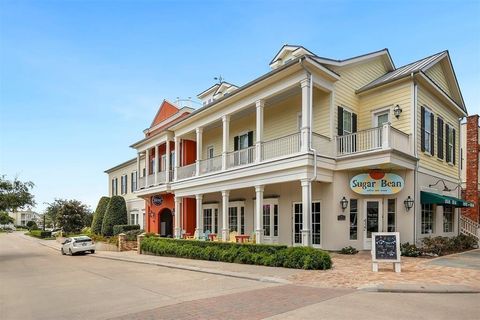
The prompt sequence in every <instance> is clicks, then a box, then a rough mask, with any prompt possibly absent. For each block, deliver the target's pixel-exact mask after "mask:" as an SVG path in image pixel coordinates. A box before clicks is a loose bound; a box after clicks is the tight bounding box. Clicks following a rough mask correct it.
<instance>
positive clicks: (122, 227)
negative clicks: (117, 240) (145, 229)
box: [113, 224, 140, 236]
mask: <svg viewBox="0 0 480 320" xmlns="http://www.w3.org/2000/svg"><path fill="white" fill-rule="evenodd" d="M130 230H140V225H138V224H121V225H116V226H113V235H114V236H118V235H119V234H120V233H125V232H127V231H130Z"/></svg>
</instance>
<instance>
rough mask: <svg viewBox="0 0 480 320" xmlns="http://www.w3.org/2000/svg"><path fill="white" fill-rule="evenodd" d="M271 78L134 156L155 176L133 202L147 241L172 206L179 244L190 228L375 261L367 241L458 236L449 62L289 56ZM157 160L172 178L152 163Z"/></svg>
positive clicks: (229, 92)
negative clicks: (354, 252)
mask: <svg viewBox="0 0 480 320" xmlns="http://www.w3.org/2000/svg"><path fill="white" fill-rule="evenodd" d="M270 67H271V71H270V72H268V73H267V74H264V75H263V76H261V77H259V78H257V79H254V80H253V81H251V82H249V83H247V84H245V85H243V86H241V87H237V86H235V85H233V84H230V83H227V82H221V83H218V84H216V85H214V86H212V87H210V88H209V89H207V90H205V91H203V92H202V93H201V94H199V95H198V97H199V99H200V100H202V102H203V106H202V107H201V108H199V109H197V110H195V111H193V112H191V113H190V114H188V116H186V117H184V118H182V119H181V121H178V122H176V123H174V124H173V125H171V126H169V127H168V128H165V130H163V131H162V133H161V134H156V135H151V136H148V137H146V138H145V139H143V140H141V141H140V142H138V143H136V144H134V145H133V147H134V148H135V149H136V150H137V153H138V157H137V167H138V168H140V165H144V164H143V161H145V162H148V166H147V167H148V168H151V169H148V170H147V171H146V172H145V173H144V176H141V177H140V178H139V181H142V183H139V185H138V190H137V191H135V195H136V196H138V197H141V198H143V199H145V200H147V201H146V204H147V208H146V211H147V214H148V216H150V217H151V218H152V219H153V220H149V219H147V222H146V226H145V228H146V230H149V229H150V228H149V223H150V224H151V223H154V222H153V221H162V217H161V215H162V211H160V212H154V211H151V210H150V205H151V206H154V205H155V204H153V202H154V201H153V199H155V202H157V203H162V200H161V199H162V196H166V195H167V194H168V195H174V208H172V209H173V210H169V211H171V212H169V214H171V215H173V223H172V224H171V225H172V226H171V227H172V228H173V230H172V234H174V236H176V237H181V236H182V235H183V234H184V233H185V230H186V229H188V228H190V227H188V228H187V227H186V226H191V227H192V228H194V233H195V236H196V237H204V236H205V234H206V233H207V234H210V233H213V234H217V235H218V237H221V238H222V239H224V240H227V239H230V237H231V234H232V232H235V234H237V235H251V237H252V238H254V239H255V241H256V242H257V243H281V244H287V245H305V246H315V247H320V248H324V249H329V250H337V249H340V248H342V247H345V246H349V245H351V246H354V247H356V248H358V249H370V248H371V245H372V244H371V239H372V233H373V232H381V231H398V232H399V233H400V240H401V242H402V243H403V242H407V241H408V242H416V241H417V240H418V239H420V238H422V237H425V236H430V235H445V236H449V235H455V234H457V233H458V232H459V227H458V219H459V210H458V208H459V207H462V206H468V205H470V204H469V203H468V202H465V201H462V200H461V199H460V198H461V197H460V189H461V188H459V187H458V186H459V183H460V171H459V163H460V162H461V159H460V157H459V155H460V153H459V147H458V146H459V145H460V134H459V132H460V130H459V128H460V119H461V118H463V117H465V116H466V114H467V112H466V108H465V104H464V102H463V99H462V95H461V92H460V88H459V85H458V83H457V80H456V77H455V73H454V70H453V67H452V63H451V61H450V57H449V54H448V52H447V51H444V52H440V53H437V54H435V55H432V56H429V57H427V58H424V59H421V60H419V61H416V62H413V63H411V64H408V65H405V66H403V67H399V68H396V67H395V65H394V63H393V61H392V58H391V56H390V54H389V52H388V50H387V49H384V50H380V51H377V52H373V53H369V54H365V55H362V56H358V57H354V58H350V59H346V60H332V59H327V58H323V57H320V56H317V55H316V54H314V53H312V52H311V51H309V50H307V49H306V48H304V47H301V46H290V45H285V46H283V47H282V48H281V50H280V51H279V52H278V53H277V54H276V55H275V57H274V58H273V59H272V61H271V62H270ZM161 148H163V149H165V148H167V150H169V151H168V152H167V153H166V155H164V157H165V156H166V157H167V159H162V160H161V161H162V163H167V164H171V167H170V165H167V166H165V165H161V164H160V159H158V157H157V159H155V158H152V156H151V155H152V154H158V150H160V149H161ZM170 148H171V149H170ZM192 148H193V152H191V151H192V150H191V149H192ZM142 159H146V160H142ZM155 161H157V162H156V163H155ZM172 167H173V168H172ZM170 171H171V172H170ZM154 175H155V179H154V178H153V176H154ZM159 199H160V200H159ZM187 211H193V218H192V217H191V216H190V215H189V214H188V212H187ZM170 219H171V218H170ZM164 220H165V219H164ZM192 220H194V221H192ZM149 221H150V222H149ZM165 221H166V220H165ZM155 223H157V222H155ZM162 228H163V229H164V228H165V225H163V226H162ZM158 230H160V227H158ZM164 231H165V230H164ZM167 231H168V230H167ZM167 231H165V232H166V234H169V232H167ZM162 232H163V231H162Z"/></svg>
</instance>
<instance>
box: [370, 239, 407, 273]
mask: <svg viewBox="0 0 480 320" xmlns="http://www.w3.org/2000/svg"><path fill="white" fill-rule="evenodd" d="M400 255H401V253H400V234H399V233H398V232H374V233H372V270H373V271H374V272H378V263H379V262H390V263H393V267H394V270H395V272H400V271H401V266H400Z"/></svg>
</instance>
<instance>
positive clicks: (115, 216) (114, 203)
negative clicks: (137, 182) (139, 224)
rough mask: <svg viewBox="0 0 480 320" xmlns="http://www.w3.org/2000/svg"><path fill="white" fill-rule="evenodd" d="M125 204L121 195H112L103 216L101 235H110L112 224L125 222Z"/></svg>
mask: <svg viewBox="0 0 480 320" xmlns="http://www.w3.org/2000/svg"><path fill="white" fill-rule="evenodd" d="M127 223H128V216H127V204H126V203H125V199H124V198H123V197H121V196H113V197H112V198H111V199H110V202H109V203H108V206H107V211H106V212H105V216H104V217H103V223H102V235H104V236H112V235H113V226H116V225H121V224H127Z"/></svg>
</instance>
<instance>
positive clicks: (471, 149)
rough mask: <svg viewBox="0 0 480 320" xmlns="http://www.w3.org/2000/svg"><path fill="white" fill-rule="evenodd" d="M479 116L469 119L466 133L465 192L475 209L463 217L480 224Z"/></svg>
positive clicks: (466, 212) (466, 198)
mask: <svg viewBox="0 0 480 320" xmlns="http://www.w3.org/2000/svg"><path fill="white" fill-rule="evenodd" d="M478 118H479V116H478V115H473V116H469V117H467V132H466V140H467V141H466V157H467V158H466V186H465V190H464V192H463V194H464V196H465V200H467V201H470V202H473V203H474V204H475V206H474V207H473V208H466V209H463V215H465V216H466V217H468V218H470V219H472V220H473V221H476V222H480V215H479V210H478V209H479V208H478V204H479V201H478V197H479V193H478V152H479V151H480V148H479V145H478V144H479V142H480V141H479V140H478V138H479V137H478Z"/></svg>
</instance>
